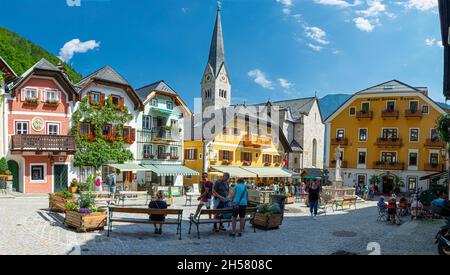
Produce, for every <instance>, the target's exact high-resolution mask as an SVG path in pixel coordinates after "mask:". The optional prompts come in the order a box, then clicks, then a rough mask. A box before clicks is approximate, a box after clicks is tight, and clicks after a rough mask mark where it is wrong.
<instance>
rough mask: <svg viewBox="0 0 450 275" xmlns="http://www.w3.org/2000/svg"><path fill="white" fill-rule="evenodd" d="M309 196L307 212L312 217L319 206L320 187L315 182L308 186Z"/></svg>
mask: <svg viewBox="0 0 450 275" xmlns="http://www.w3.org/2000/svg"><path fill="white" fill-rule="evenodd" d="M308 195H309V196H308V197H309V212H311V217H312V218H313V219H314V218H315V217H316V216H317V208H318V207H319V198H320V188H319V186H317V183H316V182H313V183H312V185H311V187H310V188H308Z"/></svg>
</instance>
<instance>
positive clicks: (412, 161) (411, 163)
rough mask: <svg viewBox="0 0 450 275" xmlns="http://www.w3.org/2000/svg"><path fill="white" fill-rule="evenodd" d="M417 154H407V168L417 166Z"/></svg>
mask: <svg viewBox="0 0 450 275" xmlns="http://www.w3.org/2000/svg"><path fill="white" fill-rule="evenodd" d="M417 159H418V158H417V152H409V157H408V162H409V164H408V165H409V166H417Z"/></svg>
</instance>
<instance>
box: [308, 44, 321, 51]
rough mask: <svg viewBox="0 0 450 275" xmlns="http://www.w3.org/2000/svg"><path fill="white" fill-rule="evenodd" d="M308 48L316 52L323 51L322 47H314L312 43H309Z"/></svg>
mask: <svg viewBox="0 0 450 275" xmlns="http://www.w3.org/2000/svg"><path fill="white" fill-rule="evenodd" d="M307 46H308V47H310V48H311V49H313V50H314V51H316V52H320V51H321V50H322V49H323V47H322V46H319V45H314V44H311V43H308V45H307Z"/></svg>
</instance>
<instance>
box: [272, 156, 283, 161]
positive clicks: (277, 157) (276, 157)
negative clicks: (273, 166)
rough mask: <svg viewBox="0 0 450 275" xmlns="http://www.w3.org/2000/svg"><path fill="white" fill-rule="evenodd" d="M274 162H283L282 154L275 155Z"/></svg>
mask: <svg viewBox="0 0 450 275" xmlns="http://www.w3.org/2000/svg"><path fill="white" fill-rule="evenodd" d="M273 162H274V163H281V156H273Z"/></svg>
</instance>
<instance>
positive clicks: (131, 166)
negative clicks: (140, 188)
mask: <svg viewBox="0 0 450 275" xmlns="http://www.w3.org/2000/svg"><path fill="white" fill-rule="evenodd" d="M108 166H110V167H112V168H115V169H117V170H120V172H136V171H148V169H146V168H145V167H142V166H140V165H139V164H136V163H124V164H108Z"/></svg>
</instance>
